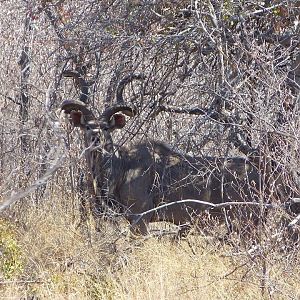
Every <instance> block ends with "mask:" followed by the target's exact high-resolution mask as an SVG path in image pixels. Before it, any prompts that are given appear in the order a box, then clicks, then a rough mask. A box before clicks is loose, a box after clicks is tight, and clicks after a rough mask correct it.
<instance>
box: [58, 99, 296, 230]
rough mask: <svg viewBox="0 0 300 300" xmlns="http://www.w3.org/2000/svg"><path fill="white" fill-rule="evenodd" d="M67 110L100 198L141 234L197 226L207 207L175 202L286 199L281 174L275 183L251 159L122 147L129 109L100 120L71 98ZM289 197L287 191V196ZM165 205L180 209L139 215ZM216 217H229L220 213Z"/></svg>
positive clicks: (149, 145) (151, 144) (154, 146)
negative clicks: (158, 226) (151, 226)
mask: <svg viewBox="0 0 300 300" xmlns="http://www.w3.org/2000/svg"><path fill="white" fill-rule="evenodd" d="M61 109H62V110H63V111H64V112H65V113H66V114H67V115H69V116H70V121H71V123H72V124H73V125H74V126H75V127H80V128H81V130H82V132H83V135H84V140H85V147H86V149H85V153H86V160H87V164H88V166H89V172H90V174H91V177H92V180H93V183H94V186H95V187H96V189H98V192H97V193H96V194H97V195H96V197H98V198H99V197H100V198H101V197H102V198H103V197H104V194H105V197H104V198H106V199H113V201H115V203H118V204H119V205H120V207H121V208H122V209H123V212H124V214H125V216H126V218H127V219H128V220H129V222H130V223H131V224H134V227H135V230H136V231H138V232H140V233H141V234H146V233H147V224H148V223H149V222H154V221H162V220H163V221H169V222H173V223H174V224H183V223H185V222H192V221H193V219H194V218H195V217H196V216H198V215H200V214H201V212H203V211H204V210H205V209H206V208H207V206H206V205H205V204H201V203H195V202H190V203H189V202H187V203H181V202H180V203H175V202H176V201H178V200H182V199H199V200H202V201H206V202H209V203H215V204H217V203H222V202H230V201H234V202H259V201H261V199H262V198H263V201H269V200H271V199H272V198H281V197H282V193H280V192H278V189H277V188H278V187H279V186H281V187H282V186H283V185H282V184H283V182H282V181H281V178H280V176H277V177H276V176H274V178H273V179H272V180H270V177H269V176H268V175H267V174H265V172H264V171H263V170H260V167H258V165H257V164H256V163H254V162H253V161H251V160H249V159H246V158H242V157H233V158H220V157H191V156H187V155H182V154H180V153H178V152H176V151H174V150H172V149H171V148H170V147H169V146H167V145H165V144H164V143H162V142H156V141H148V142H144V143H138V144H137V145H135V146H132V147H130V148H127V149H126V148H119V149H117V148H116V147H115V146H114V144H113V140H112V132H113V130H115V129H116V128H122V127H123V126H124V125H125V116H124V115H127V116H134V115H135V114H136V112H135V110H134V109H132V108H131V107H129V106H126V105H116V106H111V107H108V108H107V109H105V110H104V111H103V113H102V115H101V116H100V118H99V119H97V118H96V117H95V116H94V114H93V112H92V111H91V110H90V109H88V108H87V105H86V104H85V103H83V102H81V101H78V100H65V101H64V102H63V103H62V104H61ZM121 113H122V114H121ZM273 175H274V174H273ZM105 183H107V185H106V184H105ZM266 186H267V188H265V187H266ZM281 190H285V189H281ZM99 191H100V192H99ZM104 192H105V193H104ZM289 196H290V195H288V192H287V193H285V196H284V197H287V198H288V197H289ZM165 203H174V205H170V206H167V207H164V208H163V209H157V210H156V211H153V212H152V213H148V214H146V215H145V216H144V217H143V218H139V214H141V213H143V212H145V211H147V210H150V209H153V208H155V207H159V206H160V205H161V204H165ZM251 212H253V213H257V207H256V208H255V209H254V208H253V207H247V214H249V213H251ZM211 213H212V214H214V215H216V216H224V212H223V211H222V210H220V209H217V210H212V211H211ZM256 220H257V218H256Z"/></svg>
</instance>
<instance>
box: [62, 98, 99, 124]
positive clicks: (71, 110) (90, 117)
mask: <svg viewBox="0 0 300 300" xmlns="http://www.w3.org/2000/svg"><path fill="white" fill-rule="evenodd" d="M61 110H62V111H64V112H65V114H68V115H69V116H70V118H69V120H70V122H71V123H72V125H73V126H74V127H82V128H83V127H85V126H87V125H91V124H92V123H95V119H96V118H95V116H94V114H93V113H92V112H91V111H90V110H89V109H88V108H87V107H86V105H85V103H83V102H82V101H79V100H65V101H63V102H62V104H61Z"/></svg>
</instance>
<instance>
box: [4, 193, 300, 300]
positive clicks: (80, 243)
mask: <svg viewBox="0 0 300 300" xmlns="http://www.w3.org/2000/svg"><path fill="white" fill-rule="evenodd" d="M71 200H72V199H66V198H62V197H60V196H58V195H55V196H53V197H52V198H49V199H47V200H45V201H44V202H43V203H41V204H40V205H39V206H38V207H37V208H33V207H29V206H28V205H25V204H23V205H21V206H19V207H15V208H14V209H12V210H11V211H10V213H7V217H6V218H3V219H2V220H1V226H0V227H1V233H0V238H1V239H0V242H1V244H0V250H1V255H0V263H1V274H0V276H1V280H0V299H126V300H127V299H145V300H146V299H153V300H154V299H299V298H300V284H299V282H300V271H299V255H298V254H297V253H296V252H295V251H290V252H283V251H281V250H280V247H275V246H274V247H271V246H270V247H269V248H268V247H267V246H266V247H265V248H264V250H263V251H262V252H263V253H259V251H258V252H257V253H254V252H253V253H252V254H249V253H247V252H246V248H243V246H242V244H241V245H237V244H236V245H230V244H229V243H220V242H219V241H217V240H216V239H214V238H213V237H211V236H210V237H208V236H204V235H201V234H191V235H189V236H188V237H187V238H185V239H181V240H180V241H174V240H173V239H171V238H170V237H168V236H166V237H162V238H155V237H148V238H142V237H140V238H132V237H130V236H128V235H126V234H124V233H122V232H121V231H122V230H123V231H124V230H125V229H126V226H125V224H121V225H120V227H121V230H120V228H117V227H115V226H113V225H112V224H110V223H109V222H106V223H105V222H103V224H102V228H101V231H99V232H96V231H95V229H94V226H93V224H92V222H90V224H89V225H86V226H81V227H79V228H77V227H76V225H77V224H78V219H79V216H78V213H77V211H76V209H75V210H74V209H73V210H70V209H68V206H67V205H66V204H67V203H71ZM216 230H217V229H216ZM5 259H6V260H5Z"/></svg>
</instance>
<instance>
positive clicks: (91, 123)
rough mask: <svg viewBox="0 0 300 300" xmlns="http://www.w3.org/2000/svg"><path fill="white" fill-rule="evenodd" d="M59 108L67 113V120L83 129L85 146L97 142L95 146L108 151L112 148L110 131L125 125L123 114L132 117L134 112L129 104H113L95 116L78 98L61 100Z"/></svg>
mask: <svg viewBox="0 0 300 300" xmlns="http://www.w3.org/2000/svg"><path fill="white" fill-rule="evenodd" d="M61 110H62V111H64V112H65V114H67V115H69V121H70V122H71V124H72V125H73V126H74V127H80V128H81V129H82V130H83V132H84V136H85V142H86V147H89V146H91V145H92V144H93V143H97V145H95V146H100V148H102V149H104V150H106V151H108V152H112V150H113V144H112V137H111V132H112V131H114V130H115V129H121V128H123V127H124V126H125V124H126V120H125V115H127V116H130V117H133V116H134V115H135V114H136V112H135V110H134V109H132V108H130V107H129V106H126V105H114V106H110V107H108V108H106V109H104V111H103V112H102V114H101V115H100V117H99V118H96V117H95V115H94V113H93V112H92V111H91V110H90V109H89V108H88V107H87V105H86V104H85V103H83V102H82V101H80V100H65V101H63V102H62V104H61ZM120 112H121V113H120ZM99 143H100V145H99Z"/></svg>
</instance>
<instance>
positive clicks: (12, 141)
mask: <svg viewBox="0 0 300 300" xmlns="http://www.w3.org/2000/svg"><path fill="white" fill-rule="evenodd" d="M273 2H274V3H273ZM299 7H300V5H299V1H292V0H285V1H277V0H276V1H267V0H266V1H248V0H246V1H212V0H207V1H206V0H205V1H190V0H188V1H183V0H178V1H177V0H172V1H169V0H161V1H142V0H135V1H106V0H105V1H102V0H89V1H86V0H76V1H75V0H57V1H56V0H32V1H31V0H30V1H25V0H4V1H0V62H1V64H0V197H1V201H0V214H1V215H0V299H22V300H37V299H105V300H106V299H124V300H125V299H126V300H127V299H145V300H146V299H153V300H156V299H172V300H173V299H245V300H246V299H247V300H248V299H284V300H285V299H294V300H296V299H300V268H299V266H300V254H299V239H298V240H297V239H294V240H293V239H291V238H289V237H288V236H287V235H286V227H285V225H286V223H287V222H290V221H291V220H293V219H294V218H295V217H296V214H290V215H287V212H286V211H284V210H282V209H278V210H272V211H271V212H270V213H269V214H268V216H267V220H266V223H261V224H260V226H259V227H258V228H256V230H254V231H253V233H252V236H251V238H250V237H249V236H238V235H237V234H236V235H234V234H233V235H232V236H230V237H226V236H225V233H224V232H225V231H226V230H225V228H224V225H222V224H215V223H214V222H212V221H207V222H206V221H205V222H201V224H198V226H195V228H193V230H192V232H191V233H190V234H188V236H187V237H181V238H179V239H174V235H173V234H171V232H172V230H173V227H172V226H171V225H169V224H164V223H162V224H153V225H151V226H152V229H153V230H152V233H156V235H155V234H153V236H146V237H141V236H135V237H134V236H132V235H130V234H129V226H128V224H127V222H126V221H125V220H124V219H122V217H119V219H118V220H117V221H116V222H110V221H108V220H102V219H100V221H99V220H96V222H98V221H99V222H100V224H99V225H100V226H98V229H99V230H98V231H97V230H95V227H96V226H95V224H94V223H95V220H93V218H92V217H90V218H89V219H88V222H87V223H84V222H83V223H82V222H80V219H81V217H82V215H80V210H79V206H80V203H81V202H80V201H81V200H82V199H81V200H80V199H79V198H80V197H79V189H78V187H79V186H80V184H79V180H78V178H79V175H80V174H81V173H82V170H84V169H85V164H84V160H83V157H84V153H83V147H82V137H81V136H80V134H79V130H77V129H75V130H73V131H72V132H71V129H70V126H69V125H62V122H61V123H59V117H58V114H56V112H57V109H58V108H59V107H60V105H61V102H62V101H63V100H65V99H78V98H79V96H82V93H81V92H82V90H81V88H82V85H80V83H79V82H78V80H77V81H76V80H74V78H64V77H63V76H62V74H63V73H64V72H65V71H66V70H67V71H70V70H71V71H72V70H73V69H76V70H77V71H78V73H80V76H81V77H82V78H84V81H85V83H86V82H88V83H91V85H89V94H88V97H86V99H85V100H86V102H87V104H88V105H89V107H91V108H92V109H93V111H95V114H96V116H97V117H98V116H99V115H100V113H101V111H102V110H103V107H104V106H109V105H111V104H115V103H116V102H117V100H116V99H117V92H118V86H119V84H120V82H122V79H123V78H125V77H126V76H128V75H132V74H143V78H144V79H143V80H136V81H132V82H129V84H128V85H127V86H126V89H125V91H124V96H125V98H126V101H128V103H129V104H130V105H131V106H134V107H135V108H136V109H137V111H138V115H137V116H136V117H135V118H134V119H133V120H131V121H130V122H128V123H127V125H126V127H125V128H124V130H122V131H119V132H118V133H117V134H114V136H113V138H114V142H116V143H120V144H122V145H124V146H128V145H130V144H131V143H132V141H140V140H147V139H155V140H159V141H165V142H168V143H169V144H170V145H171V147H172V148H173V149H176V150H178V151H179V152H180V153H188V154H190V155H195V156H200V157H205V156H208V155H209V156H217V157H219V156H220V157H229V158H230V157H232V156H243V157H245V156H248V154H249V153H246V152H247V151H246V150H245V149H250V150H253V149H255V150H258V151H259V153H260V154H262V156H263V155H264V157H267V159H268V160H269V162H271V168H272V167H273V166H274V165H275V168H274V169H272V172H273V173H272V174H273V175H274V174H275V175H278V174H280V175H282V178H283V183H284V186H286V187H288V188H290V190H292V191H293V192H297V191H298V193H299V185H300V179H299V178H300V177H299V176H300V173H299V165H300V154H299V148H300V130H299V128H300V118H299V111H300V101H299V86H300V50H299V36H300V34H299V30H300V29H299V28H300V26H299V9H300V8H299ZM162 107H165V108H168V107H169V108H170V107H171V109H169V110H168V109H166V110H165V111H162ZM174 107H175V108H177V109H180V108H184V109H185V110H186V111H187V110H189V109H191V108H195V107H196V108H200V110H201V111H202V113H201V114H198V115H188V114H177V113H174ZM160 110H161V113H160V114H159V113H158V111H160ZM62 129H67V130H62ZM269 133H271V137H272V136H273V140H272V139H271V140H272V142H271V143H269V141H268V138H269V135H268V134H269ZM241 142H242V143H244V144H243V145H242V146H244V147H242V146H241ZM249 152H251V151H249ZM263 167H266V166H263ZM49 170H50V171H51V172H50V171H49ZM281 173H282V174H281ZM275 175H274V176H275ZM41 178H42V179H43V180H40V179H41ZM291 178H292V179H291ZM266 181H267V180H266ZM269 187H270V186H268V185H267V184H266V185H265V186H262V187H260V189H261V190H260V192H261V193H260V195H259V201H261V202H263V201H268V202H270V203H272V204H275V205H279V204H280V203H278V201H277V200H278V199H276V200H274V199H273V198H272V197H271V196H270V198H268V196H266V195H269V194H270V193H269V194H268V188H269ZM98 188H99V187H98ZM272 188H274V186H272ZM275 188H276V187H275ZM291 195H292V194H291ZM291 195H289V196H291ZM83 196H84V197H85V199H87V200H90V199H91V196H90V194H89V193H88V192H87V191H86V190H85V194H84V195H83ZM266 198H268V199H266ZM2 200H3V201H2ZM284 200H288V199H284ZM3 203H8V204H9V205H10V204H12V205H10V207H5V209H4V207H2V204H3ZM261 204H262V207H263V204H264V203H261ZM9 205H8V206H9ZM109 217H111V215H110V216H109ZM283 217H284V218H286V219H285V220H286V223H285V224H284V223H281V222H280V221H281V220H282V218H283ZM79 223H80V226H79ZM169 226H170V227H171V228H170V230H169ZM240 226H243V225H240ZM154 229H155V230H154ZM297 229H299V224H298V225H296V226H295V230H297ZM165 233H169V234H165Z"/></svg>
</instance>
